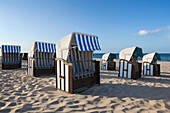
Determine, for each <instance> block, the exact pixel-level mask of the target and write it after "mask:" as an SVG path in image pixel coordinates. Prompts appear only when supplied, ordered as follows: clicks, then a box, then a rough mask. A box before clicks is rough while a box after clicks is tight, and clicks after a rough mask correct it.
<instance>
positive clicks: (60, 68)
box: [56, 60, 70, 92]
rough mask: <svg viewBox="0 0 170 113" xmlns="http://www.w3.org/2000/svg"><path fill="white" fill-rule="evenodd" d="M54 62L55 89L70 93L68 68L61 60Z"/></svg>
mask: <svg viewBox="0 0 170 113" xmlns="http://www.w3.org/2000/svg"><path fill="white" fill-rule="evenodd" d="M56 62H57V63H56V70H57V71H56V82H57V83H56V88H58V89H60V90H62V91H66V92H70V88H69V87H70V83H69V79H70V78H69V66H68V65H66V64H64V62H63V61H61V60H57V61H56Z"/></svg>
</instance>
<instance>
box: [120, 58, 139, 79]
mask: <svg viewBox="0 0 170 113" xmlns="http://www.w3.org/2000/svg"><path fill="white" fill-rule="evenodd" d="M141 68H142V63H133V62H129V61H127V60H124V59H120V60H119V74H118V77H122V78H131V79H139V78H141Z"/></svg>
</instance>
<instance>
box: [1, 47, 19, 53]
mask: <svg viewBox="0 0 170 113" xmlns="http://www.w3.org/2000/svg"><path fill="white" fill-rule="evenodd" d="M1 51H2V52H3V53H20V52H21V46H17V45H2V46H1Z"/></svg>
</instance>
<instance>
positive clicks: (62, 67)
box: [61, 61, 64, 90]
mask: <svg viewBox="0 0 170 113" xmlns="http://www.w3.org/2000/svg"><path fill="white" fill-rule="evenodd" d="M61 76H63V77H64V64H63V62H62V61H61ZM61 90H64V79H61Z"/></svg>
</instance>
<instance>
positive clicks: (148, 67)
mask: <svg viewBox="0 0 170 113" xmlns="http://www.w3.org/2000/svg"><path fill="white" fill-rule="evenodd" d="M147 69H150V65H149V64H147ZM147 75H150V71H149V70H147Z"/></svg>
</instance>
